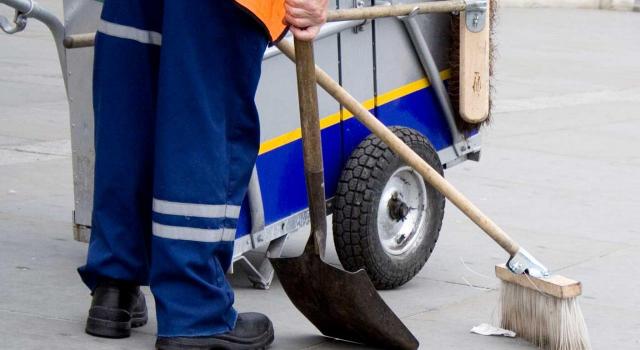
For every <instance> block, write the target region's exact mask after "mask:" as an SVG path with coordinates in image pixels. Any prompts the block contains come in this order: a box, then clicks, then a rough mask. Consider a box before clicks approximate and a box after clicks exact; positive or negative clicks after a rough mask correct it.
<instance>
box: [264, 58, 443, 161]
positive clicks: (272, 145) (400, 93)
mask: <svg viewBox="0 0 640 350" xmlns="http://www.w3.org/2000/svg"><path fill="white" fill-rule="evenodd" d="M450 77H451V70H449V69H447V70H444V71H442V72H440V79H442V80H447V79H449V78H450ZM429 85H430V84H429V81H428V79H426V78H422V79H419V80H416V81H414V82H411V83H409V84H407V85H404V86H401V87H399V88H397V89H393V90H391V91H388V92H385V93H384V94H381V95H378V97H377V98H371V99H369V100H366V101H364V102H362V105H363V106H364V107H365V108H367V109H369V110H371V109H373V108H374V107H375V106H376V104H377V105H378V106H382V105H384V104H386V103H389V102H393V101H395V100H397V99H400V98H402V97H404V96H407V95H410V94H412V93H414V92H416V91H419V90H422V89H425V88H427V87H429ZM351 118H353V114H352V113H351V112H349V111H347V110H344V111H342V112H340V111H338V112H336V113H333V114H331V115H328V116H326V117H324V118H322V119H320V128H321V129H326V128H328V127H330V126H333V125H336V124H338V123H340V120H341V119H342V120H348V119H351ZM301 138H302V132H301V130H300V128H297V129H295V130H292V131H289V132H287V133H285V134H282V135H280V136H276V137H274V138H272V139H270V140H267V141H265V142H263V143H261V144H260V151H259V153H258V154H265V153H267V152H270V151H273V150H274V149H276V148H279V147H282V146H284V145H286V144H289V143H291V142H294V141H297V140H299V139H301Z"/></svg>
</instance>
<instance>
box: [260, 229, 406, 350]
mask: <svg viewBox="0 0 640 350" xmlns="http://www.w3.org/2000/svg"><path fill="white" fill-rule="evenodd" d="M312 241H313V240H309V242H310V243H309V244H308V245H307V247H306V248H305V252H304V253H303V254H302V255H301V256H299V257H296V258H280V259H271V263H272V264H273V266H274V268H275V270H276V273H277V275H278V278H279V279H280V283H281V284H282V287H283V288H284V291H285V292H286V293H287V295H288V296H289V299H291V301H292V302H293V304H294V305H295V306H296V308H297V309H298V310H300V312H302V314H304V315H305V316H306V317H307V318H308V319H309V321H311V323H313V325H314V326H316V327H317V328H318V330H320V332H322V334H324V335H326V336H328V337H332V338H339V339H344V340H349V341H353V342H357V343H362V344H368V345H372V346H375V347H378V348H380V349H403V350H404V349H406V350H414V349H417V348H418V341H417V340H416V338H415V337H414V336H413V334H411V332H410V331H409V330H408V329H407V327H406V326H405V325H404V324H403V323H402V321H400V319H399V318H398V317H397V316H396V315H395V314H394V313H393V311H392V310H391V309H390V308H389V307H388V306H387V304H386V303H385V302H384V300H382V298H381V297H380V296H379V295H378V292H377V291H376V289H375V287H374V286H373V283H371V280H370V279H369V276H368V275H367V274H366V272H365V271H364V270H360V271H357V272H347V271H344V270H341V269H338V268H336V267H334V266H331V265H329V264H327V263H325V262H324V261H322V260H321V259H320V257H319V256H318V255H316V253H315V252H314V244H313V243H312Z"/></svg>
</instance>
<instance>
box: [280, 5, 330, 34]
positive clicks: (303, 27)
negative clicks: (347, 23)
mask: <svg viewBox="0 0 640 350" xmlns="http://www.w3.org/2000/svg"><path fill="white" fill-rule="evenodd" d="M284 7H285V9H286V15H285V20H286V22H287V24H289V25H291V28H290V29H291V32H292V33H293V36H294V37H295V38H296V39H298V40H303V41H312V40H313V39H314V38H315V37H316V36H317V35H318V33H319V32H320V27H322V25H323V24H324V23H325V22H326V21H327V0H285V2H284Z"/></svg>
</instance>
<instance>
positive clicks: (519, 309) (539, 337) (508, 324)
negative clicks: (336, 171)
mask: <svg viewBox="0 0 640 350" xmlns="http://www.w3.org/2000/svg"><path fill="white" fill-rule="evenodd" d="M470 5H472V7H473V8H474V9H476V10H477V9H480V10H481V11H480V12H482V10H484V11H485V16H482V15H480V16H478V12H477V11H476V12H473V16H474V18H470V19H467V18H465V17H464V16H462V17H461V18H460V45H461V48H460V82H459V84H460V85H459V86H460V108H459V110H460V114H461V116H462V117H463V118H464V119H465V120H466V121H468V122H476V123H477V122H482V121H483V120H484V119H486V118H487V116H488V113H489V101H488V100H489V82H488V80H489V65H490V63H489V61H490V58H489V47H490V43H489V31H490V28H489V27H490V25H489V17H490V16H486V12H487V11H488V10H489V9H488V8H487V7H488V5H489V4H488V3H487V1H486V0H485V1H475V0H467V1H464V0H454V1H434V2H427V3H414V4H406V5H394V6H384V7H369V8H363V9H347V10H336V11H330V13H329V16H328V21H340V20H350V19H373V18H380V17H391V16H394V17H395V16H407V15H412V14H416V13H429V12H451V11H465V10H467V9H468V8H470V7H469V6H470ZM468 14H470V13H464V14H463V15H468ZM479 21H486V25H484V26H483V25H480V26H477V25H478V22H479ZM467 23H469V25H467ZM474 25H475V26H477V27H478V28H481V29H480V30H475V31H472V30H470V28H472V27H473V26H474ZM278 48H279V49H280V50H281V51H282V52H283V53H284V54H285V55H286V56H287V57H289V58H290V59H291V60H293V61H295V50H294V48H293V46H292V45H291V43H289V42H287V41H282V42H280V43H279V44H278ZM297 64H299V65H300V64H303V65H304V64H305V62H300V61H299V62H297ZM307 64H313V63H309V62H307ZM315 73H316V80H317V83H318V84H319V85H320V86H321V87H322V88H323V89H324V90H325V91H327V92H328V93H329V94H330V95H331V96H333V98H335V99H336V100H337V101H338V102H340V103H341V104H342V106H343V107H344V108H345V109H346V110H348V111H349V112H351V113H352V114H353V115H354V116H355V117H356V118H357V119H358V120H359V121H360V122H362V124H364V125H365V126H366V127H367V128H368V129H369V130H370V131H371V132H372V133H373V134H375V135H376V136H378V137H379V138H380V139H382V140H383V141H384V142H385V144H387V145H388V146H389V148H391V149H392V150H393V151H394V152H395V153H396V154H398V155H399V156H400V158H402V160H403V161H404V162H405V163H406V164H407V165H409V166H411V167H412V168H413V169H415V170H416V171H417V172H418V173H419V174H420V175H422V177H423V178H424V180H425V181H427V182H428V183H429V184H431V185H432V186H433V187H434V188H436V189H437V190H438V191H439V192H441V193H442V194H443V195H444V196H445V197H446V198H447V199H449V201H451V202H452V203H453V204H454V205H455V206H456V207H458V208H459V209H460V210H461V211H462V212H463V213H464V214H465V215H466V216H467V217H469V219H471V220H472V221H473V222H474V223H475V224H476V225H477V226H479V227H480V228H481V229H482V230H483V231H484V232H486V233H487V235H488V236H489V237H491V238H492V239H493V240H494V241H495V242H496V243H498V245H500V246H501V247H502V248H503V249H504V250H505V251H506V252H507V253H508V254H509V256H510V259H509V260H508V262H507V264H506V265H498V266H496V276H497V277H498V278H499V279H500V280H501V281H502V288H501V296H500V303H501V315H502V321H501V325H502V327H503V328H506V329H510V330H512V331H514V332H516V333H517V334H518V335H519V336H520V337H522V338H524V339H526V340H528V341H530V342H532V343H533V344H535V345H537V346H539V347H542V348H547V349H553V350H584V349H590V342H589V336H588V333H587V328H586V324H585V322H584V318H583V315H582V311H581V309H580V306H579V303H578V296H579V295H580V294H581V293H582V286H581V283H580V282H578V281H574V280H571V279H568V278H566V277H562V276H558V275H550V274H549V271H548V270H547V268H546V267H545V266H544V265H542V264H541V263H540V262H539V261H538V260H537V259H535V258H534V257H533V256H532V255H531V254H530V253H529V252H527V251H526V250H525V249H524V248H522V247H521V246H520V245H519V244H518V243H517V242H516V241H514V240H513V239H512V238H511V237H509V236H508V235H507V233H506V232H505V231H503V230H502V229H501V228H500V227H499V226H498V225H497V224H496V223H495V222H494V221H492V220H491V219H490V218H489V217H488V216H486V215H485V214H484V213H483V212H482V211H481V210H480V209H479V208H478V207H476V206H475V205H474V204H473V203H471V201H469V200H468V199H467V198H466V197H465V196H464V195H463V194H462V193H460V192H459V191H458V190H457V189H456V188H455V187H454V186H453V185H451V184H450V183H449V182H448V181H447V180H445V179H444V178H443V177H442V176H441V175H440V174H439V173H438V172H437V171H436V170H434V169H433V168H431V166H430V165H429V164H428V163H427V162H425V161H424V160H423V159H422V158H420V156H419V155H417V154H416V153H415V152H414V151H413V150H412V149H411V148H410V147H409V146H407V145H406V144H405V143H404V142H403V141H402V140H400V139H399V138H398V137H397V136H396V135H395V134H394V133H393V132H392V131H391V130H389V129H388V128H387V127H386V126H385V125H384V124H383V123H382V122H380V121H379V120H378V119H376V117H375V116H374V115H373V114H372V113H371V112H369V110H368V109H366V108H365V107H364V106H362V105H361V104H360V103H359V102H358V101H357V100H356V99H355V98H354V97H352V96H351V95H350V94H349V93H348V92H347V91H346V90H345V89H343V88H342V87H341V86H340V85H339V84H338V83H337V82H335V81H334V80H333V79H331V77H330V76H329V75H328V74H327V73H325V72H324V71H323V70H322V69H320V68H319V67H317V66H316V67H315Z"/></svg>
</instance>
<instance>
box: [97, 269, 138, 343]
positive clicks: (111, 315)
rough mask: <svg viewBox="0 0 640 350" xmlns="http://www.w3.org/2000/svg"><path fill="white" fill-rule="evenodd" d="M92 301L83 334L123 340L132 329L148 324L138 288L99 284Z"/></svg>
mask: <svg viewBox="0 0 640 350" xmlns="http://www.w3.org/2000/svg"><path fill="white" fill-rule="evenodd" d="M92 295H93V300H92V301H91V308H90V309H89V317H88V318H87V327H86V328H85V331H86V332H87V333H89V334H91V335H95V336H98V337H105V338H126V337H128V336H130V335H131V328H135V327H142V326H144V325H145V324H146V323H147V303H146V301H145V299H144V294H142V292H141V291H140V287H138V286H133V285H127V284H125V283H121V282H116V281H107V282H101V283H99V284H98V286H97V287H96V289H95V290H94V291H93V293H92Z"/></svg>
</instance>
